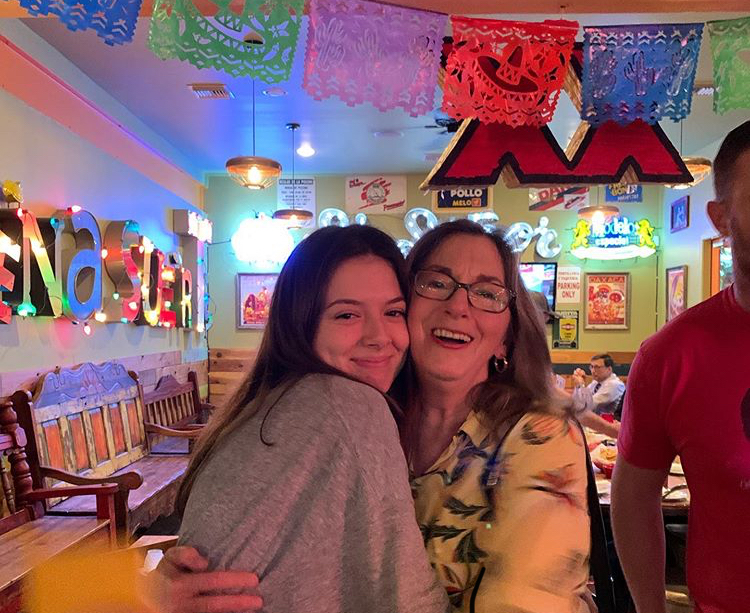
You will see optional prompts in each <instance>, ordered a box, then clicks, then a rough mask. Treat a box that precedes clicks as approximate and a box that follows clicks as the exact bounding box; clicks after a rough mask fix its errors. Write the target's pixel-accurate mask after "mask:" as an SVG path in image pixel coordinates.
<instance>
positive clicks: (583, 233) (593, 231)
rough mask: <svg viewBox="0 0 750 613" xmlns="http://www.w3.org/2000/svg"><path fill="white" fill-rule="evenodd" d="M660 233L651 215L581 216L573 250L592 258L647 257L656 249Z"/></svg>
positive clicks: (574, 232) (577, 254)
mask: <svg viewBox="0 0 750 613" xmlns="http://www.w3.org/2000/svg"><path fill="white" fill-rule="evenodd" d="M657 246H658V237H657V236H654V227H653V226H652V225H651V222H650V221H648V219H640V220H638V221H631V220H630V219H628V218H627V217H609V218H604V217H603V216H600V217H596V216H595V217H594V218H593V219H592V221H591V222H589V221H587V220H585V219H579V220H578V223H577V224H576V227H575V229H574V230H573V244H572V245H571V246H570V252H571V253H572V254H573V255H574V256H576V257H577V258H580V259H582V260H584V259H587V258H588V259H592V260H623V259H627V258H638V257H640V258H647V257H649V256H651V255H653V254H654V253H656V248H657Z"/></svg>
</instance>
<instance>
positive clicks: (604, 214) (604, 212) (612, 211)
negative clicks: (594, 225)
mask: <svg viewBox="0 0 750 613" xmlns="http://www.w3.org/2000/svg"><path fill="white" fill-rule="evenodd" d="M619 214H620V209H619V208H617V207H616V206H614V205H609V204H595V205H592V206H584V207H581V208H580V209H578V217H579V218H581V219H585V220H586V221H588V222H593V221H594V219H595V218H596V219H599V220H601V221H604V220H605V219H608V218H609V217H616V216H617V215H619Z"/></svg>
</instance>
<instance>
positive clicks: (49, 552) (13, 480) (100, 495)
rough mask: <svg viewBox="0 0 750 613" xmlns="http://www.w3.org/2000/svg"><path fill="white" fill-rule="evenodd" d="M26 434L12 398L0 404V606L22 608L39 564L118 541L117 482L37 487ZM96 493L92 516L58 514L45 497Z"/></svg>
mask: <svg viewBox="0 0 750 613" xmlns="http://www.w3.org/2000/svg"><path fill="white" fill-rule="evenodd" d="M26 442H27V439H26V434H25V432H24V430H23V428H21V427H19V426H18V422H17V417H16V413H15V411H14V410H13V407H12V404H11V403H10V402H4V403H2V404H0V477H1V481H2V491H3V496H2V504H0V612H2V613H17V612H18V611H20V610H21V605H22V587H23V582H24V579H25V578H26V577H27V576H28V574H29V573H30V572H31V571H32V569H33V567H34V565H35V564H40V563H42V562H45V561H47V560H49V559H50V558H52V557H54V556H56V555H58V554H60V553H63V552H65V553H69V552H71V551H76V550H78V549H83V548H86V550H87V551H88V550H97V549H101V550H107V549H110V548H112V547H114V546H115V545H116V532H115V524H114V497H115V494H116V492H117V490H118V486H117V485H115V484H97V485H88V486H73V487H71V486H65V487H61V488H55V489H54V490H49V489H35V488H34V486H33V480H32V477H31V473H30V470H29V464H28V462H27V457H26V449H25V445H26ZM63 494H64V495H65V496H68V497H71V498H69V499H71V500H72V499H73V498H78V497H81V496H83V497H86V498H89V499H91V498H95V502H94V506H95V508H96V509H97V513H96V516H93V517H72V518H65V517H54V516H51V515H48V514H46V513H45V508H44V505H43V502H44V501H46V500H49V499H50V498H58V497H60V496H61V495H63Z"/></svg>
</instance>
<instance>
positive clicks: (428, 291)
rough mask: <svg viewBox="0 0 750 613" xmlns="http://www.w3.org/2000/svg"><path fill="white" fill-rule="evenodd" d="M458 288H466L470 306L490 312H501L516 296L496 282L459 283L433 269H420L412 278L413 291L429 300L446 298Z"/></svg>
mask: <svg viewBox="0 0 750 613" xmlns="http://www.w3.org/2000/svg"><path fill="white" fill-rule="evenodd" d="M459 288H463V289H465V290H466V294H467V295H468V298H469V304H470V305H471V306H473V307H476V308H478V309H481V310H482V311H489V312H490V313H502V312H503V311H504V310H505V309H507V308H508V305H509V304H510V302H511V300H513V298H515V297H516V296H515V294H514V293H513V292H512V291H510V290H509V289H508V288H507V287H503V286H502V285H500V284H498V283H491V282H489V281H480V282H479V283H471V284H469V283H459V282H458V281H456V280H455V279H454V278H453V277H451V276H450V275H446V274H445V273H443V272H437V271H435V270H420V271H419V272H418V273H417V274H416V276H415V278H414V291H415V292H416V293H417V295H419V296H422V297H423V298H429V299H430V300H448V299H449V298H450V297H451V296H452V295H453V294H455V293H456V290H457V289H459Z"/></svg>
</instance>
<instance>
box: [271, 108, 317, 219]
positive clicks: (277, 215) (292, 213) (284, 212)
mask: <svg viewBox="0 0 750 613" xmlns="http://www.w3.org/2000/svg"><path fill="white" fill-rule="evenodd" d="M299 128H300V125H299V124H298V123H296V122H292V123H288V124H286V129H287V130H289V131H291V133H292V207H291V208H289V209H286V208H285V209H277V210H276V211H275V212H274V214H273V218H274V219H278V220H280V221H283V222H285V223H286V227H287V228H289V229H295V228H301V227H302V226H303V225H306V224H307V222H309V221H310V220H311V219H312V218H313V214H312V213H311V212H310V211H308V210H306V209H302V208H297V207H296V198H295V195H296V185H295V183H294V179H295V177H294V151H295V150H294V133H295V132H296V131H297V130H299ZM280 170H281V167H279V171H280Z"/></svg>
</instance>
